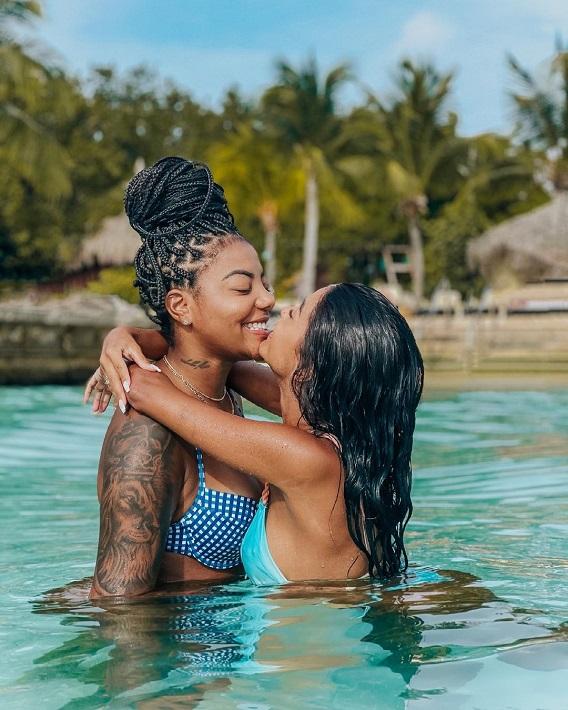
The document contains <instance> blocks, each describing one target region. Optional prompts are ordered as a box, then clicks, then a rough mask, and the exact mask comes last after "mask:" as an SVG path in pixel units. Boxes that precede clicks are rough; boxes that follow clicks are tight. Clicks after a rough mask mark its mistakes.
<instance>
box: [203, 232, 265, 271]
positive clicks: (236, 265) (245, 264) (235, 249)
mask: <svg viewBox="0 0 568 710" xmlns="http://www.w3.org/2000/svg"><path fill="white" fill-rule="evenodd" d="M235 269H243V270H244V271H251V272H253V273H257V272H261V271H262V266H261V264H260V260H259V258H258V254H257V253H256V249H255V248H254V247H253V246H252V244H249V243H248V242H245V241H244V240H241V239H239V240H235V241H233V242H230V243H229V244H227V245H224V244H223V243H222V242H221V244H220V245H219V251H218V253H217V255H216V257H215V258H214V259H213V261H212V262H211V264H210V266H209V271H210V272H212V273H215V274H217V275H219V276H221V278H223V276H225V275H226V274H228V273H229V272H231V271H234V270H235Z"/></svg>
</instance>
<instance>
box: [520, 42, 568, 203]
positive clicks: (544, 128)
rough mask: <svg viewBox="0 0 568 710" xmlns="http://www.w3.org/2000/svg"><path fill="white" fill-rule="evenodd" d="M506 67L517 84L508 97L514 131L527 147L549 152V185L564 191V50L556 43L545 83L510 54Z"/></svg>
mask: <svg viewBox="0 0 568 710" xmlns="http://www.w3.org/2000/svg"><path fill="white" fill-rule="evenodd" d="M508 64H509V69H510V71H511V73H512V75H513V79H514V81H515V83H516V85H517V90H516V91H513V92H510V94H509V95H510V97H511V99H512V101H513V105H514V107H515V111H516V114H517V122H518V125H517V132H518V134H519V135H520V136H521V137H522V138H523V139H525V140H526V141H527V143H528V144H529V145H531V146H533V147H535V148H537V149H541V150H548V151H551V154H550V158H551V165H550V175H549V177H550V179H551V182H552V184H553V185H554V187H555V188H556V189H558V190H568V47H567V46H565V45H563V43H562V41H561V40H560V38H559V39H558V40H557V43H556V47H555V52H554V56H553V57H552V59H551V60H550V62H549V64H548V77H547V81H546V83H544V82H541V81H539V80H537V78H536V77H535V76H534V75H533V74H531V73H530V71H528V70H527V69H525V68H524V67H522V66H521V64H519V62H518V61H517V60H516V59H515V58H514V57H513V56H512V55H510V56H509V58H508Z"/></svg>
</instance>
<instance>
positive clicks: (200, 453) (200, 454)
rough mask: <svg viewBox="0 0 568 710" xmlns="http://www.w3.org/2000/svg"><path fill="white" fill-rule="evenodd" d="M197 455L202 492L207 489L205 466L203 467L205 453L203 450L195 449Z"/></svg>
mask: <svg viewBox="0 0 568 710" xmlns="http://www.w3.org/2000/svg"><path fill="white" fill-rule="evenodd" d="M195 453H196V454H197V476H198V478H199V490H200V491H202V490H203V489H204V488H205V466H204V465H203V451H201V449H195Z"/></svg>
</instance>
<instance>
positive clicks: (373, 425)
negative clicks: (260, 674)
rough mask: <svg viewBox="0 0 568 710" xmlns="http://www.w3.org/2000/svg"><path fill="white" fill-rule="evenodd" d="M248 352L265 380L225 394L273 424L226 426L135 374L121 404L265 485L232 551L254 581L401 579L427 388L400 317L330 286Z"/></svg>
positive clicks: (240, 380)
mask: <svg viewBox="0 0 568 710" xmlns="http://www.w3.org/2000/svg"><path fill="white" fill-rule="evenodd" d="M259 354H260V356H261V357H262V358H263V359H264V361H265V362H266V363H268V365H270V368H271V370H272V373H273V376H272V377H267V374H266V372H267V368H263V367H262V366H260V365H254V364H251V363H248V364H244V365H240V364H239V365H237V366H235V368H234V370H233V373H232V375H231V379H232V382H233V386H234V387H235V388H236V389H237V390H240V391H241V392H243V393H245V394H246V395H247V396H248V397H249V398H250V399H252V400H254V401H255V402H256V403H257V404H260V405H262V404H263V403H266V406H267V408H271V409H272V410H273V411H278V413H280V414H281V416H282V419H283V423H282V424H279V423H273V422H262V421H247V420H243V419H238V418H236V417H232V416H230V414H227V413H226V412H223V411H220V410H219V409H214V408H212V407H210V406H208V405H207V404H205V403H203V402H199V401H196V400H195V399H192V398H190V397H188V396H187V395H185V394H184V393H182V392H180V391H179V390H178V389H176V388H175V387H174V386H173V385H172V383H171V382H170V381H169V380H168V378H166V377H164V376H163V375H160V374H158V373H152V372H149V371H145V370H142V369H141V368H138V367H133V368H132V369H131V372H130V378H131V382H130V392H129V393H128V394H127V397H128V401H129V404H130V405H131V406H132V407H133V408H134V409H135V410H137V411H138V412H141V413H143V414H145V415H146V416H148V417H150V418H151V419H154V420H156V421H158V422H160V423H161V424H163V425H164V426H165V427H167V428H168V429H169V430H171V431H173V432H175V433H176V434H177V435H178V436H179V437H180V438H181V439H183V440H185V441H187V442H191V444H193V445H194V446H196V447H198V448H199V449H201V450H202V451H204V452H205V453H206V454H208V455H209V456H211V457H213V458H214V459H215V460H218V461H220V462H223V463H225V464H227V465H228V466H231V467H232V468H234V469H236V470H239V471H242V472H245V473H247V474H249V475H251V476H255V477H256V478H257V479H259V480H261V481H268V482H269V483H270V502H269V505H264V504H263V503H261V504H259V506H258V509H257V512H256V515H255V517H254V519H253V522H252V524H251V526H250V527H249V529H248V532H247V533H246V535H245V537H244V540H243V543H242V547H241V554H242V559H243V564H244V567H245V571H246V573H247V576H248V577H249V578H250V579H251V580H252V581H253V582H255V583H258V584H274V583H285V582H287V581H299V580H317V579H347V578H355V577H361V576H364V575H366V574H369V575H370V576H371V577H377V578H388V577H391V576H393V575H396V574H398V573H399V572H401V571H402V570H404V569H405V568H406V566H407V563H408V560H407V555H406V551H405V547H404V540H403V536H404V530H405V527H406V524H407V522H408V520H409V518H410V515H411V513H412V503H411V498H410V492H411V478H412V469H411V451H412V442H413V434H414V427H415V413H416V407H417V405H418V402H419V400H420V397H421V393H422V385H423V376H424V370H423V363H422V358H421V356H420V352H419V350H418V347H417V345H416V342H415V340H414V337H413V335H412V332H411V330H410V328H409V326H408V324H407V323H406V321H405V319H404V318H403V317H402V315H401V314H400V313H399V311H398V309H397V308H396V307H395V306H394V305H393V304H392V303H390V301H388V299H386V298H385V297H384V296H383V295H382V294H380V293H379V292H378V291H376V290H374V289H372V288H369V287H366V286H363V285H360V284H347V283H342V284H337V285H333V286H329V287H327V288H325V289H321V290H319V291H317V292H316V293H314V294H312V295H311V296H309V297H308V298H307V299H306V300H305V301H304V302H303V303H302V304H301V305H299V306H296V307H294V308H289V309H285V310H284V311H283V312H282V316H281V318H280V320H279V322H278V323H277V325H276V327H275V328H274V330H273V331H272V333H271V334H270V335H269V336H268V337H267V338H265V339H264V340H263V341H262V342H261V343H260V346H259ZM257 370H258V371H259V372H260V370H262V371H263V372H262V373H261V376H262V384H261V385H255V373H256V371H257ZM259 381H260V380H259ZM275 401H279V402H280V406H279V407H275V406H274V404H273V403H274V402H275Z"/></svg>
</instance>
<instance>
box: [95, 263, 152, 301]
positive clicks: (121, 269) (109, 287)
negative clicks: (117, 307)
mask: <svg viewBox="0 0 568 710" xmlns="http://www.w3.org/2000/svg"><path fill="white" fill-rule="evenodd" d="M135 278H136V275H135V273H134V268H133V267H132V266H115V267H111V268H108V269H101V271H100V273H99V276H98V278H97V280H96V281H91V282H89V283H88V284H87V289H88V290H89V291H92V292H93V293H102V294H104V295H114V296H120V298H122V299H123V300H125V301H128V302H129V303H135V304H139V303H140V294H139V293H138V289H137V288H136V287H135V286H134V279H135Z"/></svg>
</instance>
